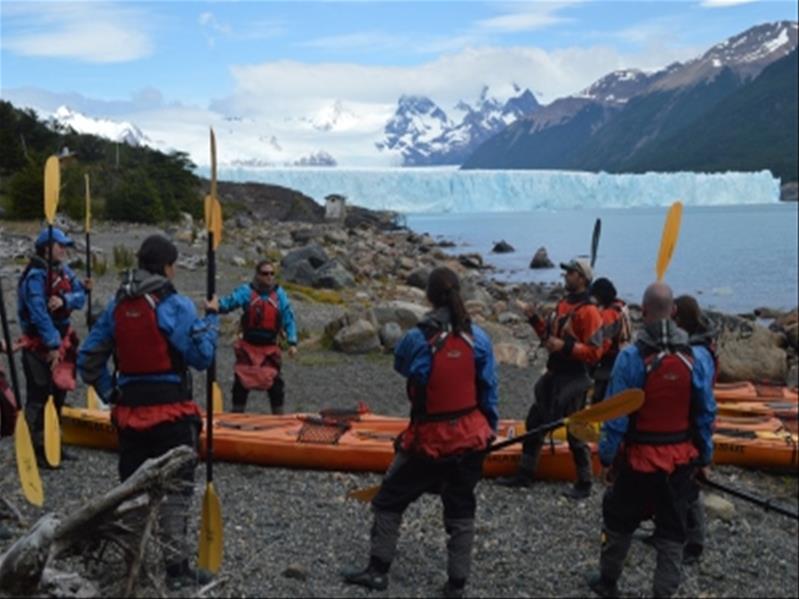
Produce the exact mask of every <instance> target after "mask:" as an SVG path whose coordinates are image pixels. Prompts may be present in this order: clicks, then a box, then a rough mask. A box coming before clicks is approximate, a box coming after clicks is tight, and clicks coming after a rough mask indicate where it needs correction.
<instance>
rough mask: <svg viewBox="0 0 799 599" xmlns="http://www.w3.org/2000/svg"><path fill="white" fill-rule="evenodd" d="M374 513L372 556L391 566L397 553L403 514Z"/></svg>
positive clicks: (381, 511)
mask: <svg viewBox="0 0 799 599" xmlns="http://www.w3.org/2000/svg"><path fill="white" fill-rule="evenodd" d="M372 511H373V512H374V515H375V517H374V521H373V522H372V532H371V552H370V555H371V556H372V557H376V558H377V559H379V560H380V561H381V562H384V563H386V564H391V562H393V561H394V556H395V555H396V552H397V541H398V540H399V531H400V526H401V525H402V514H400V513H397V512H388V511H385V510H378V509H373V510H372Z"/></svg>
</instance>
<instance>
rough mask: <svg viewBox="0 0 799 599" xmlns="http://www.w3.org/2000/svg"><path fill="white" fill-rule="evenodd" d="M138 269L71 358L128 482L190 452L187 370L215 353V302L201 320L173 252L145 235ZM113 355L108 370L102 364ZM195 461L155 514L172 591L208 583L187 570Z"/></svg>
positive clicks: (195, 423) (193, 417)
mask: <svg viewBox="0 0 799 599" xmlns="http://www.w3.org/2000/svg"><path fill="white" fill-rule="evenodd" d="M137 256H138V269H136V270H135V271H128V272H127V273H125V275H124V277H123V280H122V284H121V286H120V287H119V289H118V291H117V293H116V297H115V298H114V299H113V300H112V301H111V302H110V303H109V304H108V306H107V307H106V309H105V310H104V311H103V312H102V314H101V315H100V317H99V318H98V320H97V322H96V323H95V325H94V326H93V327H92V330H91V332H90V333H89V335H88V337H87V338H86V341H85V342H84V343H83V345H81V347H80V351H79V355H78V370H79V372H80V375H81V378H82V379H83V380H84V382H86V383H87V384H89V385H92V386H94V388H95V390H96V391H97V393H98V395H99V396H100V397H101V398H102V399H103V401H105V402H106V403H110V404H111V405H112V408H111V421H112V423H113V424H114V426H115V427H116V429H117V436H118V439H119V462H118V470H119V478H120V480H122V481H124V480H126V479H127V478H128V477H130V476H131V475H132V474H133V473H134V472H135V471H136V470H137V469H138V468H139V466H141V464H142V463H144V461H145V460H147V459H149V458H155V457H158V456H161V455H163V454H165V453H166V452H168V451H169V450H170V449H172V448H174V447H178V446H181V445H187V446H189V447H191V448H192V449H194V450H195V452H196V451H197V449H198V444H199V432H200V427H201V414H200V409H199V407H198V406H197V404H196V403H195V402H194V401H193V399H192V377H191V372H190V370H189V368H190V367H191V368H194V369H196V370H205V369H207V368H208V366H209V365H210V364H211V360H212V359H213V357H214V352H215V351H216V344H217V337H218V335H219V325H218V316H217V311H218V302H217V299H216V297H214V298H213V299H211V300H210V301H206V302H205V310H206V312H207V314H206V316H205V317H204V318H199V317H198V316H197V310H196V308H195V307H194V303H193V302H192V301H191V300H190V299H189V298H188V297H186V296H185V295H181V294H179V293H178V292H177V291H176V289H175V287H174V285H173V284H172V281H173V279H174V277H175V270H176V266H175V262H176V261H177V257H178V251H177V248H176V247H175V246H174V244H172V242H170V241H169V240H168V239H166V238H165V237H162V236H160V235H151V236H150V237H148V238H147V239H145V240H144V241H143V242H142V245H141V247H140V248H139V251H138V254H137ZM112 356H113V358H114V362H115V364H116V372H115V373H114V375H113V376H112V375H111V373H110V372H109V371H108V368H107V363H108V360H109V358H111V357H112ZM195 468H196V459H195V460H194V461H193V462H192V463H191V464H189V465H187V466H186V468H185V469H184V471H182V472H181V473H180V478H181V479H182V481H183V487H182V489H181V490H180V491H179V492H175V493H170V494H169V495H167V496H166V497H165V498H164V500H163V502H162V504H161V506H160V508H159V523H160V531H161V534H162V539H161V540H162V541H163V547H164V562H165V568H166V583H167V587H168V588H169V589H170V590H178V589H180V588H183V587H187V586H191V585H194V584H201V583H205V582H208V581H209V580H210V574H209V573H207V572H204V571H203V570H196V569H194V568H193V567H192V566H190V565H189V547H188V542H187V533H188V528H189V524H188V522H189V521H188V519H189V512H190V508H191V502H192V495H193V492H194V471H195Z"/></svg>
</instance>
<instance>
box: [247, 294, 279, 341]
mask: <svg viewBox="0 0 799 599" xmlns="http://www.w3.org/2000/svg"><path fill="white" fill-rule="evenodd" d="M241 325H242V330H243V333H244V340H245V341H247V342H248V343H253V344H255V345H263V344H264V343H275V340H276V339H277V335H278V333H280V328H281V325H282V322H281V316H280V303H279V300H278V297H277V290H276V289H272V291H270V292H269V294H268V295H267V296H266V297H261V294H260V293H258V292H257V291H256V290H255V289H253V290H252V292H251V293H250V303H249V305H248V306H247V310H245V312H244V314H243V316H242V318H241Z"/></svg>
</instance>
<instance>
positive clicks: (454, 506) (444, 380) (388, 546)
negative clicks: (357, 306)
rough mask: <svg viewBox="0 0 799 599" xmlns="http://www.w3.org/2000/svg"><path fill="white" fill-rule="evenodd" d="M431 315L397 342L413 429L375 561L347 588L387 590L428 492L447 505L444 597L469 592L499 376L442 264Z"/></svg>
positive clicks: (406, 437)
mask: <svg viewBox="0 0 799 599" xmlns="http://www.w3.org/2000/svg"><path fill="white" fill-rule="evenodd" d="M427 299H428V300H429V301H430V303H431V304H432V305H433V311H432V312H430V313H428V314H427V315H426V316H425V317H424V319H423V320H422V321H421V322H420V323H419V324H418V325H417V326H416V327H415V328H413V329H412V330H410V331H409V332H408V333H407V334H406V335H405V337H404V338H403V339H402V340H401V342H400V343H399V345H398V346H397V348H396V350H395V352H394V369H395V370H396V371H397V372H399V373H400V374H401V375H402V376H404V377H405V378H406V379H407V382H406V390H407V395H408V399H409V400H410V403H411V414H410V423H409V425H408V427H407V428H406V429H405V430H404V431H403V433H402V434H401V435H400V436H399V437H398V438H397V441H396V448H397V453H396V456H395V458H394V461H393V463H392V465H391V466H390V467H389V470H388V472H387V473H386V476H385V478H384V479H383V483H382V485H381V486H380V491H379V492H378V494H377V495H376V496H375V498H374V499H373V500H372V510H373V512H374V522H373V525H372V532H371V550H370V558H369V564H368V566H367V567H366V568H365V569H353V570H350V571H346V572H344V580H345V581H346V582H348V583H351V584H357V585H361V586H365V587H367V588H370V589H376V590H382V589H386V588H387V587H388V571H389V567H390V566H391V563H392V561H393V560H394V557H395V553H396V547H397V541H398V539H399V530H400V525H401V523H402V515H403V513H404V512H405V510H406V508H407V507H408V506H409V505H410V504H411V503H412V502H414V501H415V500H416V499H418V498H419V497H420V496H421V495H422V494H424V493H440V494H441V501H442V503H443V505H444V528H445V530H446V532H447V535H448V541H447V554H448V561H447V574H448V579H447V582H446V584H445V585H444V589H443V594H444V596H448V597H461V596H463V593H464V589H465V586H466V582H467V579H468V576H469V571H470V565H471V554H472V545H473V541H474V515H475V509H476V498H475V493H474V487H475V485H476V484H477V482H478V481H479V480H480V476H481V473H482V464H483V459H484V457H485V453H483V452H482V450H484V449H485V448H486V447H487V446H488V444H489V443H490V442H491V440H492V439H493V438H494V436H495V432H496V427H497V423H498V421H499V414H498V411H497V378H496V374H495V366H494V354H493V348H492V346H491V341H490V339H489V337H488V335H487V334H486V333H485V332H484V331H483V330H482V329H481V328H480V327H478V326H477V325H474V324H472V323H471V321H470V319H469V316H468V314H467V312H466V308H465V307H464V304H463V300H462V299H461V296H460V283H459V281H458V277H457V275H456V274H455V273H454V272H453V271H452V270H450V269H448V268H443V267H442V268H436V269H435V270H433V272H432V273H431V274H430V278H429V280H428V284H427Z"/></svg>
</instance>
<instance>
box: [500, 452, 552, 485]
mask: <svg viewBox="0 0 799 599" xmlns="http://www.w3.org/2000/svg"><path fill="white" fill-rule="evenodd" d="M540 451H541V450H540V448H539V450H538V451H537V452H536V453H535V454H534V455H528V454H526V453H522V457H521V459H520V460H519V469H518V470H517V471H516V474H514V475H512V476H501V477H499V478H498V479H497V484H498V485H502V486H503V487H511V488H517V487H532V486H533V482H534V477H535V470H536V466H537V465H538V455H539V454H540Z"/></svg>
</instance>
